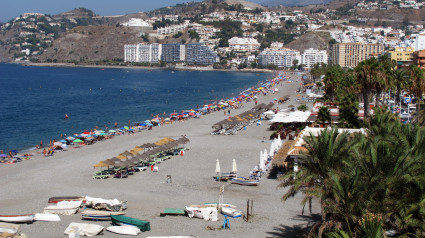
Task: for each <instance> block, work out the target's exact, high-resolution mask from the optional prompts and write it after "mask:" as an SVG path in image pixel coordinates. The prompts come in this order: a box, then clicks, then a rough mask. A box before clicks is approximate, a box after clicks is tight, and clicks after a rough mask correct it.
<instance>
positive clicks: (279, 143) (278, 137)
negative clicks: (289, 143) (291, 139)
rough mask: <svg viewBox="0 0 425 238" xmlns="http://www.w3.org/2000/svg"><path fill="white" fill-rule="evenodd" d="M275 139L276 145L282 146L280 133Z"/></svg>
mask: <svg viewBox="0 0 425 238" xmlns="http://www.w3.org/2000/svg"><path fill="white" fill-rule="evenodd" d="M277 141H278V143H277V144H278V147H279V148H280V147H281V146H282V139H281V138H280V133H279V135H277Z"/></svg>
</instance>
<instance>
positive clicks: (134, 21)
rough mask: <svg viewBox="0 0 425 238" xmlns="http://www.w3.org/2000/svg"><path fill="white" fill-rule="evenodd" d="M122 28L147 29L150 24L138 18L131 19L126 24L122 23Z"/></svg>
mask: <svg viewBox="0 0 425 238" xmlns="http://www.w3.org/2000/svg"><path fill="white" fill-rule="evenodd" d="M122 25H123V26H139V27H140V26H145V27H149V26H152V25H151V24H149V22H146V21H144V20H143V19H140V18H131V19H130V20H129V21H128V22H124V23H123V24H122Z"/></svg>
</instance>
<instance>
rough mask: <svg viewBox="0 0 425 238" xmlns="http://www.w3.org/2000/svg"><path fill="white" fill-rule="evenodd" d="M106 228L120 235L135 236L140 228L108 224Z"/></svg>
mask: <svg viewBox="0 0 425 238" xmlns="http://www.w3.org/2000/svg"><path fill="white" fill-rule="evenodd" d="M106 230H107V231H110V232H113V233H117V234H121V235H131V236H137V235H138V234H140V229H139V228H137V227H135V226H110V227H108V228H106Z"/></svg>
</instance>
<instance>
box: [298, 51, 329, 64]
mask: <svg viewBox="0 0 425 238" xmlns="http://www.w3.org/2000/svg"><path fill="white" fill-rule="evenodd" d="M320 63H324V64H327V63H328V53H326V50H316V49H313V48H310V49H308V50H305V51H304V53H303V54H302V55H301V64H303V65H305V67H306V68H312V67H313V65H315V64H320Z"/></svg>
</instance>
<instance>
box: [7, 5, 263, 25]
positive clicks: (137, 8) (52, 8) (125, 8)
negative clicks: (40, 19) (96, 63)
mask: <svg viewBox="0 0 425 238" xmlns="http://www.w3.org/2000/svg"><path fill="white" fill-rule="evenodd" d="M200 1H201V0H1V1H0V2H1V3H2V4H1V7H0V21H2V22H7V21H9V20H10V19H12V18H14V17H17V16H19V15H21V14H22V13H25V12H38V13H46V14H52V15H54V14H58V13H61V12H66V11H70V10H72V9H74V8H79V7H85V8H87V9H90V10H92V11H94V12H95V13H96V14H99V15H102V16H111V15H121V14H127V13H135V12H143V11H150V10H153V9H156V8H160V7H166V6H174V5H176V4H178V3H183V2H200ZM262 1H263V2H264V0H254V1H253V2H262Z"/></svg>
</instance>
